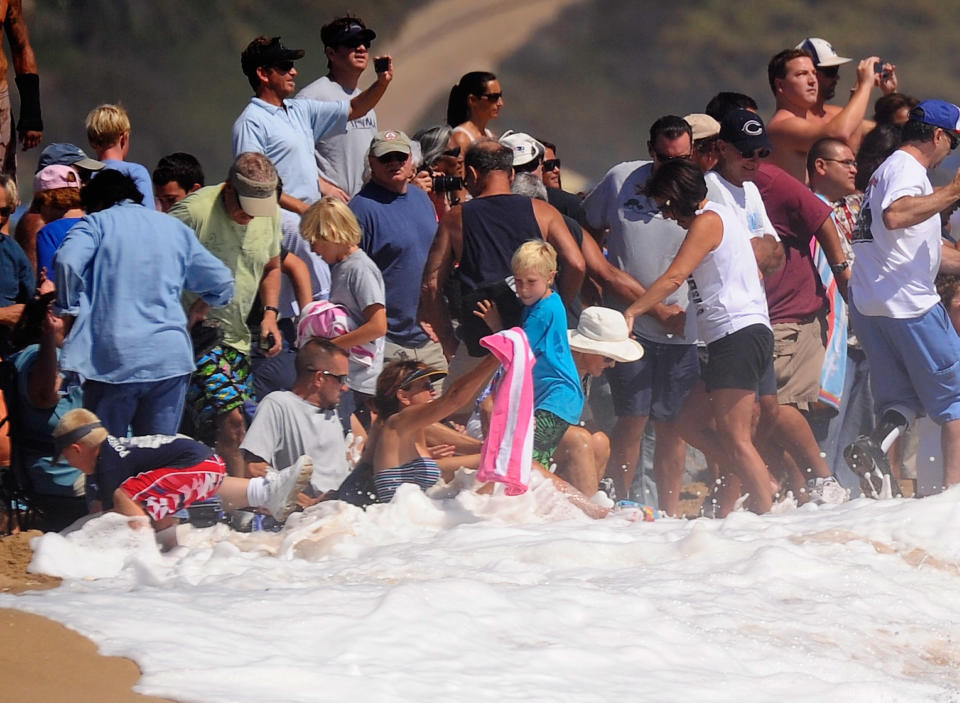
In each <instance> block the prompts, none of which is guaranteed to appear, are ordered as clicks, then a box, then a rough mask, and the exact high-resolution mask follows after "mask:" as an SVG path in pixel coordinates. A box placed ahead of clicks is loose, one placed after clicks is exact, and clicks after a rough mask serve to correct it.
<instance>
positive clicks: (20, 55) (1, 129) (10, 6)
mask: <svg viewBox="0 0 960 703" xmlns="http://www.w3.org/2000/svg"><path fill="white" fill-rule="evenodd" d="M0 17H3V30H4V32H6V34H7V38H8V39H9V40H10V54H11V58H12V60H13V71H14V73H15V74H16V78H15V80H16V83H17V90H18V91H19V93H20V121H19V122H17V126H16V128H14V126H13V115H12V114H11V110H10V93H9V89H8V86H7V57H6V56H5V55H4V54H3V52H0V151H2V153H3V172H4V173H9V174H10V175H11V176H12V175H14V174H15V173H16V170H17V147H16V141H17V140H16V135H17V133H18V132H19V135H20V144H22V145H23V148H24V150H26V149H32V148H33V147H35V146H37V145H38V144H39V143H40V139H41V138H42V137H43V120H42V119H41V117H40V76H38V75H37V60H36V58H35V57H34V55H33V47H32V46H30V37H29V35H28V33H27V21H26V20H25V19H24V18H23V4H22V2H21V0H0Z"/></svg>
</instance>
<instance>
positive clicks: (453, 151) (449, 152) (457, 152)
mask: <svg viewBox="0 0 960 703" xmlns="http://www.w3.org/2000/svg"><path fill="white" fill-rule="evenodd" d="M443 156H452V157H453V158H457V157H458V156H460V147H458V146H455V147H453V148H452V149H447V150H446V151H445V152H443Z"/></svg>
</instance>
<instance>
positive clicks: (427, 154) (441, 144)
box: [413, 124, 453, 168]
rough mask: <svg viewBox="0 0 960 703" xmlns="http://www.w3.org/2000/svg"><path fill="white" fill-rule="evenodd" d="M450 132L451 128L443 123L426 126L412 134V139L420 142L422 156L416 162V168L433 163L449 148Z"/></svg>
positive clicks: (451, 132) (451, 131)
mask: <svg viewBox="0 0 960 703" xmlns="http://www.w3.org/2000/svg"><path fill="white" fill-rule="evenodd" d="M451 134H453V129H452V128H451V127H450V126H449V125H445V124H441V125H435V126H433V127H427V128H426V129H421V130H420V131H419V132H417V133H416V134H414V135H413V140H414V141H415V142H418V143H419V144H420V151H421V152H422V158H421V160H420V161H418V162H417V164H416V166H417V168H420V167H421V166H430V165H432V164H435V163H436V162H437V161H438V160H439V159H440V157H441V156H443V152H445V151H447V149H448V148H449V145H450V135H451Z"/></svg>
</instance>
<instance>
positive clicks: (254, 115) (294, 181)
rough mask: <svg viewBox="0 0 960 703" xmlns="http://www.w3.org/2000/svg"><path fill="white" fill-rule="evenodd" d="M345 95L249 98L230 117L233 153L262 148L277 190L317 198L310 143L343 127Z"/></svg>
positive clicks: (346, 111)
mask: <svg viewBox="0 0 960 703" xmlns="http://www.w3.org/2000/svg"><path fill="white" fill-rule="evenodd" d="M349 116H350V102H349V101H348V100H340V101H338V102H333V101H325V100H324V101H321V100H309V99H306V98H295V99H293V100H284V101H283V107H279V106H277V105H271V104H270V103H268V102H266V101H264V100H261V99H260V98H250V102H249V103H248V104H247V106H246V108H244V110H243V112H241V113H240V116H239V117H238V118H237V121H236V122H234V123H233V155H234V156H236V155H237V154H242V153H243V152H245V151H252V152H256V153H259V154H266V156H267V158H268V159H270V161H271V163H272V164H273V165H274V166H275V167H276V169H277V173H279V174H280V178H282V179H283V192H284V193H289V194H290V195H292V196H293V197H294V198H298V199H299V200H303V201H305V202H308V203H313V202H316V201H317V200H319V199H320V184H319V182H318V180H317V178H318V175H319V174H318V171H317V162H316V159H315V158H314V154H313V145H314V144H316V143H317V141H318V140H320V139H322V138H323V137H324V136H326V135H328V134H340V133H342V132H345V131H346V129H347V118H348V117H349Z"/></svg>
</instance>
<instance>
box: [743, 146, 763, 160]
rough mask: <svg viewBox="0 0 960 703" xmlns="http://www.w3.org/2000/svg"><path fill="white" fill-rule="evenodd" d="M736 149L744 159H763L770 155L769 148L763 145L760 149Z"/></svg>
mask: <svg viewBox="0 0 960 703" xmlns="http://www.w3.org/2000/svg"><path fill="white" fill-rule="evenodd" d="M738 151H739V152H740V156H742V157H743V158H745V159H753V158H757V159H765V158H767V157H768V156H770V150H769V149H767V148H766V147H764V148H762V149H752V150H748V151H744V150H743V149H739V150H738Z"/></svg>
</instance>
